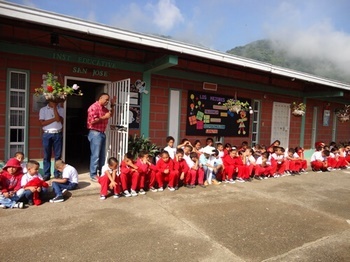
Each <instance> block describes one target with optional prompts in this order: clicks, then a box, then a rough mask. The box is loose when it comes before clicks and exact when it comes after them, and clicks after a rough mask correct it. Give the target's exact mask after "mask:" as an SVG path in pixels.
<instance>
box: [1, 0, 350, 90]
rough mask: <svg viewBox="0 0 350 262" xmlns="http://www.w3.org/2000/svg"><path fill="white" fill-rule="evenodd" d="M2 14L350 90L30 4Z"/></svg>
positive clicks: (347, 86) (333, 82) (11, 6)
mask: <svg viewBox="0 0 350 262" xmlns="http://www.w3.org/2000/svg"><path fill="white" fill-rule="evenodd" d="M0 15H1V16H4V17H10V18H15V19H21V20H25V21H29V22H33V21H35V23H39V24H43V25H47V26H54V27H58V28H62V29H66V30H74V31H78V32H81V33H86V34H91V35H95V36H99V37H107V38H112V39H118V40H122V41H127V42H132V43H134V44H135V43H136V44H140V45H144V46H152V47H156V48H163V49H166V50H170V51H173V52H178V53H184V54H188V55H193V56H197V57H202V58H206V59H210V60H215V61H219V62H223V63H229V64H234V65H238V66H242V67H247V68H252V69H256V70H261V71H265V72H270V73H272V74H276V75H281V76H286V77H290V78H291V79H292V78H294V79H300V80H303V81H308V82H312V83H317V84H321V85H326V86H331V87H335V88H339V89H345V90H350V84H347V83H343V82H340V81H336V80H332V79H327V78H322V77H318V76H315V75H311V74H307V73H303V72H299V71H295V70H291V69H287V68H282V67H278V66H274V65H272V64H268V63H262V62H259V61H256V60H252V59H247V58H243V57H238V56H234V55H231V54H228V53H224V52H219V51H215V50H211V49H208V48H205V47H200V46H195V45H191V44H187V43H182V42H178V41H175V40H172V39H166V38H161V37H156V36H151V35H146V34H141V33H135V32H131V31H127V30H122V29H118V28H114V27H110V26H106V25H102V24H98V23H93V22H88V21H85V20H81V19H77V18H72V17H69V16H64V15H61V14H56V13H52V12H47V11H44V10H39V9H34V8H30V7H27V6H21V5H17V4H12V3H7V2H0Z"/></svg>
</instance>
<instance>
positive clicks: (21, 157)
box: [15, 152, 27, 174]
mask: <svg viewBox="0 0 350 262" xmlns="http://www.w3.org/2000/svg"><path fill="white" fill-rule="evenodd" d="M15 158H17V159H18V161H19V162H20V163H21V167H22V172H23V174H25V173H27V163H26V162H24V153H23V152H16V153H15Z"/></svg>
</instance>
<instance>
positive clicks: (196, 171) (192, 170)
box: [186, 152, 204, 188]
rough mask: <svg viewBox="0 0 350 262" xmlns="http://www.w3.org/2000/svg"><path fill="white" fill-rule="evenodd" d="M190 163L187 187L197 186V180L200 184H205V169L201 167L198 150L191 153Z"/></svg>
mask: <svg viewBox="0 0 350 262" xmlns="http://www.w3.org/2000/svg"><path fill="white" fill-rule="evenodd" d="M190 161H191V162H190V165H189V172H188V178H187V182H186V183H187V186H186V187H187V188H195V187H196V181H198V184H200V185H203V183H204V171H203V169H201V168H200V167H199V157H198V154H197V152H191V153H190ZM187 163H188V162H187Z"/></svg>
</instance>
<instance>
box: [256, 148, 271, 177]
mask: <svg viewBox="0 0 350 262" xmlns="http://www.w3.org/2000/svg"><path fill="white" fill-rule="evenodd" d="M269 156H270V154H269V152H264V153H262V154H261V156H260V157H259V158H258V159H257V160H256V166H255V178H257V179H260V180H261V179H263V178H268V177H270V176H272V166H271V162H270V160H269Z"/></svg>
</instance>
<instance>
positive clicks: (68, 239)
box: [0, 170, 350, 262]
mask: <svg viewBox="0 0 350 262" xmlns="http://www.w3.org/2000/svg"><path fill="white" fill-rule="evenodd" d="M80 181H81V182H80V189H78V190H76V191H71V192H69V193H68V194H67V196H66V197H67V200H66V201H65V202H63V203H54V204H53V203H44V204H43V205H42V206H39V207H36V206H32V207H28V208H25V209H23V210H17V209H12V210H9V209H8V210H0V228H1V231H0V232H1V233H0V239H1V242H0V260H1V261H327V262H328V261H350V170H344V171H334V172H329V173H314V172H309V173H308V174H304V175H301V176H294V177H292V176H288V177H282V178H275V179H267V180H262V181H257V180H254V181H253V182H249V183H236V184H233V185H231V184H221V185H217V186H210V187H207V188H205V189H204V188H200V187H198V188H195V189H187V188H180V189H179V190H178V191H176V192H170V191H168V190H165V191H164V192H157V193H152V192H148V193H147V194H146V195H144V196H137V197H133V198H120V199H113V198H107V199H106V200H104V201H101V200H99V184H96V183H94V182H90V180H89V179H88V174H86V173H85V174H80Z"/></svg>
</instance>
